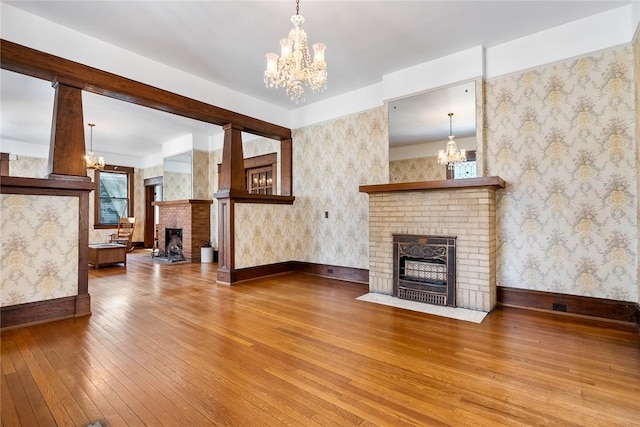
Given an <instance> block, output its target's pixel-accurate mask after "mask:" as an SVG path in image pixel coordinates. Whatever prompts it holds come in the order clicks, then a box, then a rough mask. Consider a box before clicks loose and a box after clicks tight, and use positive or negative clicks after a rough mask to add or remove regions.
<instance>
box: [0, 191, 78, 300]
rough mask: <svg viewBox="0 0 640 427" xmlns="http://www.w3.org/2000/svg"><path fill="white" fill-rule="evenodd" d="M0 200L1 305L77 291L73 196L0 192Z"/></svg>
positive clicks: (76, 223) (76, 204)
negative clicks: (0, 193) (0, 229)
mask: <svg viewBox="0 0 640 427" xmlns="http://www.w3.org/2000/svg"><path fill="white" fill-rule="evenodd" d="M0 201H1V204H0V212H1V215H0V224H1V228H2V233H0V248H1V249H0V250H1V252H0V267H1V272H0V289H1V296H0V299H1V301H0V303H1V305H2V307H5V306H9V305H15V304H23V303H28V302H34V301H42V300H48V299H54V298H61V297H67V296H73V295H77V294H78V240H79V236H78V228H79V227H78V210H79V202H78V197H67V196H64V197H62V196H60V197H51V196H32V195H14V194H2V195H0ZM27 266H28V268H27Z"/></svg>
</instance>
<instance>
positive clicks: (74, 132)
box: [48, 78, 91, 181]
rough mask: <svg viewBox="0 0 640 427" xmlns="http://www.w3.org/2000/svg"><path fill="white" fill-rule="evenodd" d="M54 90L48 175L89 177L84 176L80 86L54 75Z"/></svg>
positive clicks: (54, 176)
mask: <svg viewBox="0 0 640 427" xmlns="http://www.w3.org/2000/svg"><path fill="white" fill-rule="evenodd" d="M52 85H53V87H54V88H55V90H56V93H55V100H54V105H53V121H52V123H51V142H50V144H49V166H48V178H50V179H68V180H77V181H91V178H89V177H88V176H87V165H86V162H85V159H84V156H85V148H84V146H85V141H84V119H83V115H82V87H83V85H82V84H81V83H79V82H76V81H73V80H69V79H60V78H56V79H54V81H53V83H52Z"/></svg>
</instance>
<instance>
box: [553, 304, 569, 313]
mask: <svg viewBox="0 0 640 427" xmlns="http://www.w3.org/2000/svg"><path fill="white" fill-rule="evenodd" d="M551 308H552V310H553V311H564V312H566V311H567V304H564V303H559V302H554V303H553V305H552V306H551Z"/></svg>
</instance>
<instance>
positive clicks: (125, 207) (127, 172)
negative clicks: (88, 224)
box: [94, 166, 133, 228]
mask: <svg viewBox="0 0 640 427" xmlns="http://www.w3.org/2000/svg"><path fill="white" fill-rule="evenodd" d="M95 181H96V191H95V209H94V223H95V226H96V227H104V228H109V227H111V226H116V225H117V224H118V222H119V221H120V218H121V217H129V216H132V214H133V197H132V195H133V168H128V167H123V166H105V168H104V170H103V171H96V173H95Z"/></svg>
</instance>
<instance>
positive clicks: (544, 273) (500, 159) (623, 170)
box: [485, 46, 638, 301]
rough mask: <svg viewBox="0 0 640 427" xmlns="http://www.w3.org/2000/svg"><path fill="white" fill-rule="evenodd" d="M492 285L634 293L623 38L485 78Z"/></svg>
mask: <svg viewBox="0 0 640 427" xmlns="http://www.w3.org/2000/svg"><path fill="white" fill-rule="evenodd" d="M486 94H487V96H486V101H487V102H486V105H487V108H486V119H487V120H486V127H485V130H486V141H487V169H488V173H487V175H499V176H501V177H502V178H503V179H504V180H505V181H506V182H507V183H508V187H507V188H506V189H505V190H503V191H500V192H498V212H497V221H498V270H497V276H498V277H497V280H498V285H499V286H505V287H514V288H526V289H536V290H543V291H551V292H559V293H567V294H572V295H582V296H591V297H599V298H608V299H614V300H624V301H637V300H638V286H637V281H638V187H637V185H638V183H637V173H638V162H637V144H636V141H635V140H634V138H635V136H634V132H635V130H634V129H635V126H636V123H635V121H636V119H637V117H636V113H635V112H634V111H637V110H634V82H633V52H632V48H631V46H625V47H620V48H615V49H610V50H607V51H603V52H599V53H595V54H592V55H589V56H584V57H581V58H577V59H574V60H568V61H564V62H560V63H556V64H553V65H548V66H544V67H540V68H536V69H534V70H530V71H527V72H524V73H520V74H514V75H510V76H507V77H503V78H499V79H496V80H494V81H490V82H487V93H486Z"/></svg>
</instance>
